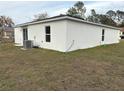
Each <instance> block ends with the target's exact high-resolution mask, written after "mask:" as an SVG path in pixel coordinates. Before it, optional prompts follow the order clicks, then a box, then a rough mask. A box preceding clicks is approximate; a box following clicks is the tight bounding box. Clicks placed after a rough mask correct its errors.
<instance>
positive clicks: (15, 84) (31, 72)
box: [0, 41, 124, 90]
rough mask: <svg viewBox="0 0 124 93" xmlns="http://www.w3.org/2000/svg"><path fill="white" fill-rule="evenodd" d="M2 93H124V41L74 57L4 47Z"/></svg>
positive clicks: (0, 69) (0, 67) (0, 59)
mask: <svg viewBox="0 0 124 93" xmlns="http://www.w3.org/2000/svg"><path fill="white" fill-rule="evenodd" d="M0 90H124V41H121V43H119V44H114V45H107V46H100V47H96V48H91V49H86V50H78V51H74V52H70V53H60V52H55V51H50V50H44V49H31V50H26V51H23V50H20V48H19V47H15V46H13V45H12V44H1V45H0Z"/></svg>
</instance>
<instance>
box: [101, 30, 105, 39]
mask: <svg viewBox="0 0 124 93" xmlns="http://www.w3.org/2000/svg"><path fill="white" fill-rule="evenodd" d="M104 35H105V30H104V29H102V41H104Z"/></svg>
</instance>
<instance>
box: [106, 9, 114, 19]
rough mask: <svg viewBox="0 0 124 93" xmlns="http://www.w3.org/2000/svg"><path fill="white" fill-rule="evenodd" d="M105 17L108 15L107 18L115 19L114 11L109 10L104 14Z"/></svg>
mask: <svg viewBox="0 0 124 93" xmlns="http://www.w3.org/2000/svg"><path fill="white" fill-rule="evenodd" d="M106 15H108V16H109V17H111V18H112V17H114V18H115V16H116V12H115V11H113V10H109V11H108V12H106Z"/></svg>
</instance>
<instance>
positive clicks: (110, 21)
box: [98, 14, 117, 26]
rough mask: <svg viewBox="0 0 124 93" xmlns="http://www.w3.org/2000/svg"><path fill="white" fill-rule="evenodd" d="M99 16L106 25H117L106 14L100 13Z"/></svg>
mask: <svg viewBox="0 0 124 93" xmlns="http://www.w3.org/2000/svg"><path fill="white" fill-rule="evenodd" d="M98 18H99V19H100V22H101V23H102V24H105V25H110V26H117V25H116V23H115V22H114V21H113V20H112V19H111V18H109V17H107V16H106V15H103V14H100V15H98Z"/></svg>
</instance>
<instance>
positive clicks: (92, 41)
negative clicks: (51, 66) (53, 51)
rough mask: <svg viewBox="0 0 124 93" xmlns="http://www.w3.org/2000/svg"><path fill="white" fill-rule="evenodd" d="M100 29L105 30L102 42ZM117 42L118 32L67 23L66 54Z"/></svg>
mask: <svg viewBox="0 0 124 93" xmlns="http://www.w3.org/2000/svg"><path fill="white" fill-rule="evenodd" d="M102 29H105V35H104V36H105V38H104V39H105V40H104V41H103V42H102ZM118 42H119V30H115V29H110V28H105V27H100V26H96V25H91V24H86V23H80V22H75V21H71V20H68V21H67V40H66V51H67V52H68V51H73V50H77V49H85V48H90V47H95V46H99V45H103V44H112V43H118Z"/></svg>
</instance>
